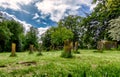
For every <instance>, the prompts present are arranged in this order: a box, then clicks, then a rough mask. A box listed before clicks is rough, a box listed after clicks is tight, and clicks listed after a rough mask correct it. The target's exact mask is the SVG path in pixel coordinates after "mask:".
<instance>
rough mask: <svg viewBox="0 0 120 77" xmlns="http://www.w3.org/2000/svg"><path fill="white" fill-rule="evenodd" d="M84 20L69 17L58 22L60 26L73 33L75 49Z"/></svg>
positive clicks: (72, 16) (73, 16)
mask: <svg viewBox="0 0 120 77" xmlns="http://www.w3.org/2000/svg"><path fill="white" fill-rule="evenodd" d="M82 19H83V18H82V17H80V16H75V15H69V16H67V17H65V18H64V19H62V20H60V21H59V22H58V26H64V27H66V28H67V29H69V30H71V31H72V33H73V47H74V45H75V42H76V41H78V40H79V37H80V32H81V31H80V30H81V29H82V27H81V25H80V22H81V20H82Z"/></svg>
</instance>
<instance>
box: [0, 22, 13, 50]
mask: <svg viewBox="0 0 120 77" xmlns="http://www.w3.org/2000/svg"><path fill="white" fill-rule="evenodd" d="M11 35H12V33H11V32H10V30H9V29H8V27H7V22H6V21H3V22H0V51H5V48H6V46H7V42H8V41H9V39H10V36H11Z"/></svg>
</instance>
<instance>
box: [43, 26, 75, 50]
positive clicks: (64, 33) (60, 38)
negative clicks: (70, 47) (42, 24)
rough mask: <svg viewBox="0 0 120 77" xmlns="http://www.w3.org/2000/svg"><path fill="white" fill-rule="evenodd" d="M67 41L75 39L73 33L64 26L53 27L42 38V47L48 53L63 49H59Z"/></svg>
mask: <svg viewBox="0 0 120 77" xmlns="http://www.w3.org/2000/svg"><path fill="white" fill-rule="evenodd" d="M66 39H70V40H71V39H73V33H72V32H71V30H69V29H66V28H65V27H63V26H57V27H51V28H50V29H48V30H47V31H46V32H45V33H44V34H43V35H42V37H41V40H42V46H43V48H44V49H45V50H47V51H49V50H51V49H61V48H59V47H63V44H64V40H66Z"/></svg>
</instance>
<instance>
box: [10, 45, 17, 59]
mask: <svg viewBox="0 0 120 77" xmlns="http://www.w3.org/2000/svg"><path fill="white" fill-rule="evenodd" d="M10 56H11V57H14V56H16V44H15V43H12V46H11V55H10Z"/></svg>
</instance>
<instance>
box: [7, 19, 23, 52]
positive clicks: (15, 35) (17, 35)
mask: <svg viewBox="0 0 120 77" xmlns="http://www.w3.org/2000/svg"><path fill="white" fill-rule="evenodd" d="M6 23H7V27H8V28H9V30H10V32H11V33H12V35H11V37H10V40H9V42H8V46H7V49H6V50H11V44H12V43H16V51H17V52H20V51H22V39H21V35H23V33H24V30H23V26H22V24H20V23H19V22H17V21H15V20H8V21H7V22H6Z"/></svg>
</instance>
